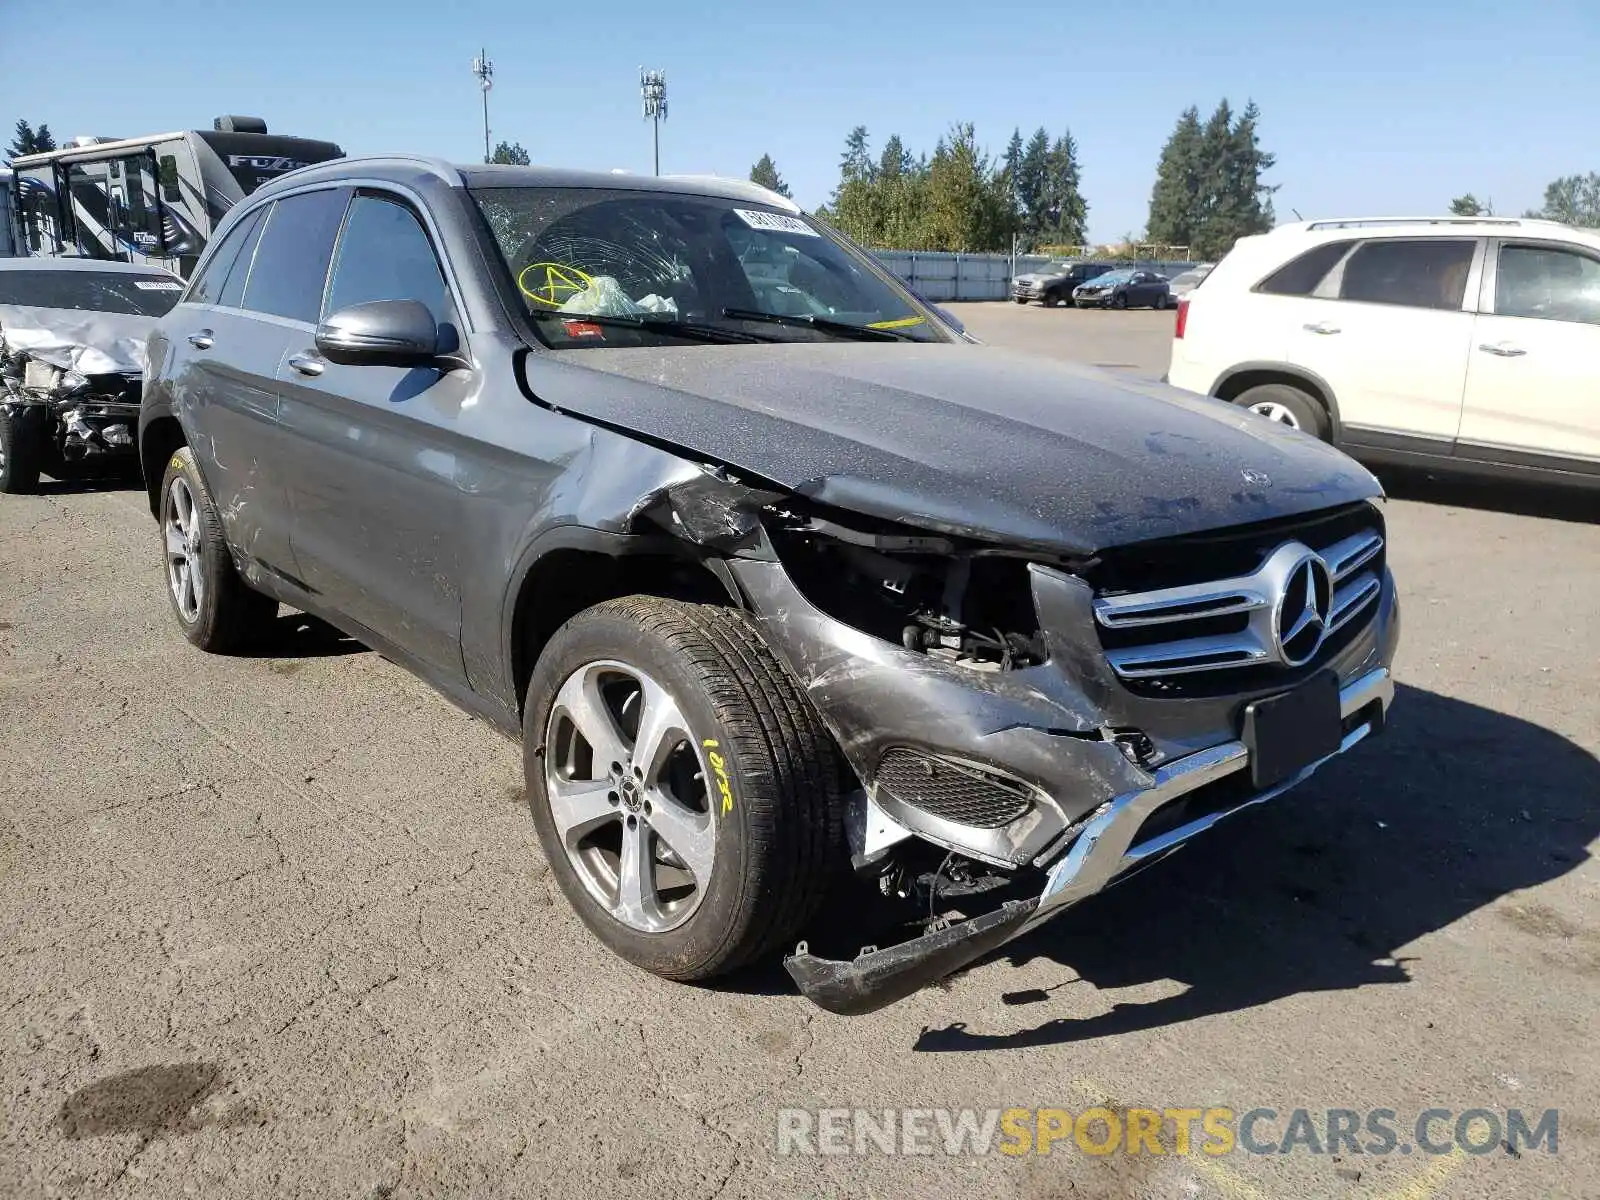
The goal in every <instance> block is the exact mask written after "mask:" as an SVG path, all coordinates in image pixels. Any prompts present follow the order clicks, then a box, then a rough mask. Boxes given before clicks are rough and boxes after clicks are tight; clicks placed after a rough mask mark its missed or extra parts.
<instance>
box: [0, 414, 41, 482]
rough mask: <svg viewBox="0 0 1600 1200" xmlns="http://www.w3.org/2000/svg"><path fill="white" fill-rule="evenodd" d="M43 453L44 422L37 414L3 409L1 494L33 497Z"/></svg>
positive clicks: (0, 428)
mask: <svg viewBox="0 0 1600 1200" xmlns="http://www.w3.org/2000/svg"><path fill="white" fill-rule="evenodd" d="M40 415H42V414H40ZM44 452H45V433H44V423H43V422H42V421H40V420H38V419H37V416H35V415H34V414H30V413H29V412H28V411H27V410H26V409H23V410H20V411H14V412H6V411H5V410H4V409H0V493H4V494H6V495H10V496H31V495H33V494H34V493H35V492H37V491H38V490H39V471H40V468H41V467H43V465H44Z"/></svg>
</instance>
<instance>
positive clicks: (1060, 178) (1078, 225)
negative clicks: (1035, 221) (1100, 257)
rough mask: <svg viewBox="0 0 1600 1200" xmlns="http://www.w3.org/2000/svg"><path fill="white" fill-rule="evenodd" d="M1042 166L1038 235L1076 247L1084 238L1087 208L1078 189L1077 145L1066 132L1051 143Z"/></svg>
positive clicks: (1086, 226) (1059, 243) (1087, 224)
mask: <svg viewBox="0 0 1600 1200" xmlns="http://www.w3.org/2000/svg"><path fill="white" fill-rule="evenodd" d="M1045 163H1046V175H1045V187H1044V195H1045V198H1046V199H1045V203H1044V204H1043V205H1042V207H1041V216H1042V217H1043V218H1044V223H1045V224H1044V228H1043V229H1042V230H1041V231H1040V232H1041V235H1042V236H1043V237H1044V239H1045V240H1046V241H1049V242H1054V243H1056V244H1058V245H1069V246H1080V245H1082V244H1083V240H1084V238H1085V237H1086V236H1088V233H1087V231H1088V226H1089V205H1088V202H1087V201H1085V200H1084V198H1083V192H1082V190H1081V189H1080V183H1081V180H1080V174H1079V170H1078V143H1077V140H1076V139H1075V138H1073V136H1072V133H1071V132H1070V131H1068V132H1066V133H1063V134H1062V135H1061V136H1060V137H1059V138H1057V139H1056V140H1055V142H1054V143H1052V144H1051V146H1050V152H1049V154H1048V155H1047V156H1046V159H1045Z"/></svg>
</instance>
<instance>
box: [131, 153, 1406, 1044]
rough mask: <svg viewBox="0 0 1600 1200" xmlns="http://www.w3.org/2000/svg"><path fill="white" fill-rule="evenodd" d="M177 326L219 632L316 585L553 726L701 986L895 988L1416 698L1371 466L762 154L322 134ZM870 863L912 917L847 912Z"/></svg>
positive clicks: (218, 254) (591, 841) (172, 342)
mask: <svg viewBox="0 0 1600 1200" xmlns="http://www.w3.org/2000/svg"><path fill="white" fill-rule="evenodd" d="M149 351H150V379H149V385H148V387H147V390H146V395H145V401H144V407H143V411H142V414H141V418H140V426H139V439H140V452H141V455H142V459H143V463H144V473H145V478H146V480H147V482H148V486H149V498H150V506H151V512H152V515H153V516H154V517H155V518H156V521H157V523H158V527H159V539H158V547H159V557H160V563H161V572H162V576H163V578H164V580H165V582H166V586H167V589H168V594H169V596H170V599H171V602H172V608H173V611H174V614H175V616H176V619H177V622H178V624H179V627H180V628H181V629H182V630H183V632H184V634H185V636H186V637H187V638H188V639H189V640H190V641H191V642H193V643H194V644H195V645H197V646H200V647H202V648H204V649H207V650H212V651H228V650H232V649H234V648H237V647H238V646H240V645H241V644H243V643H244V642H245V641H247V640H248V639H250V638H251V637H252V636H254V635H255V634H256V633H257V632H258V631H260V630H261V629H262V628H263V626H264V624H265V622H266V619H267V618H268V617H270V616H271V615H272V614H273V613H274V612H275V611H276V608H277V606H278V604H280V603H283V604H288V605H290V606H293V607H295V608H298V609H301V610H304V611H307V612H310V613H313V614H315V615H318V616H321V617H323V618H325V619H326V620H328V621H329V622H331V623H332V624H334V625H336V626H338V627H339V628H341V629H343V630H344V631H346V632H347V633H349V634H350V635H351V636H353V637H355V638H357V639H358V640H361V641H364V642H366V643H367V644H369V645H371V646H373V647H376V648H377V649H379V650H380V651H381V652H382V653H383V654H385V655H386V656H388V657H390V658H392V659H393V660H395V661H397V662H399V663H402V664H404V665H405V666H406V667H408V668H409V669H411V670H412V671H414V672H416V673H417V674H419V675H421V676H422V677H423V678H425V679H426V680H428V681H429V682H430V683H431V684H432V685H433V686H434V687H436V688H437V689H438V690H439V691H440V692H442V693H443V694H444V695H446V696H447V697H449V698H451V699H452V700H453V701H455V702H456V703H457V704H459V705H461V706H462V707H463V708H465V709H467V710H468V711H470V712H472V713H474V714H476V715H478V716H480V717H481V718H483V719H484V720H486V721H488V722H489V723H491V724H492V725H494V726H495V727H497V728H499V729H501V730H503V731H504V732H506V733H507V734H509V735H511V736H514V737H518V738H520V739H521V741H522V744H523V749H524V765H525V777H526V790H527V798H528V801H529V805H530V808H531V813H532V817H533V821H534V823H535V826H536V828H537V830H538V834H539V837H540V840H541V842H542V844H543V847H544V850H545V852H546V855H547V856H548V859H549V863H550V866H551V869H552V872H553V874H554V876H555V878H556V879H557V880H558V882H559V883H560V885H561V887H562V889H563V891H564V892H565V894H566V895H567V897H568V898H569V899H570V901H571V902H572V904H573V906H574V907H575V908H576V910H577V911H578V913H579V914H580V915H581V916H582V918H583V920H584V921H585V922H586V923H587V924H588V926H589V927H590V929H591V930H593V932H594V933H595V934H596V935H597V936H598V937H599V939H600V940H602V941H603V942H604V943H605V944H606V945H608V946H610V947H611V948H612V949H613V950H615V951H616V952H617V953H618V954H620V955H622V956H623V957H624V958H626V959H628V960H629V961H630V962H633V963H635V964H637V965H638V966H640V967H643V968H645V969H646V970H649V971H653V972H655V973H657V974H660V975H663V976H666V977H669V978H672V979H679V980H701V979H707V978H711V977H713V976H717V975H722V974H725V973H727V972H729V971H732V970H734V969H736V968H738V967H741V966H743V965H745V964H747V963H750V962H752V961H754V960H757V959H761V958H763V957H765V956H770V955H776V954H777V953H778V952H779V951H780V950H784V949H787V950H788V951H789V953H788V955H787V958H786V959H785V962H786V965H787V967H788V969H789V972H790V974H791V975H792V977H793V978H794V980H795V981H796V982H797V984H798V985H799V987H800V989H801V990H802V992H803V993H804V994H805V995H806V996H807V997H809V998H810V999H811V1000H813V1001H815V1002H816V1003H817V1004H819V1005H821V1006H823V1007H825V1008H827V1009H830V1010H832V1011H835V1012H841V1013H861V1012H868V1011H871V1010H873V1009H875V1008H879V1007H882V1006H883V1005H885V1004H889V1003H892V1002H894V1001H896V1000H898V999H901V998H903V997H905V996H907V995H909V994H910V993H912V992H914V991H915V990H917V989H918V988H920V987H922V986H924V985H926V984H928V983H930V982H932V981H934V980H937V979H939V978H941V977H943V976H945V975H948V974H949V973H951V972H953V971H956V970H959V969H961V968H962V967H964V966H967V965H969V964H970V963H972V962H974V961H975V960H976V959H978V958H979V957H981V956H982V955H984V954H985V953H987V952H989V951H990V950H992V949H994V948H995V947H997V946H1000V945H1002V944H1004V943H1005V942H1007V941H1009V940H1010V939H1012V938H1015V937H1017V936H1019V935H1020V934H1022V933H1024V932H1025V931H1027V930H1029V929H1031V928H1033V927H1035V926H1037V925H1039V924H1040V923H1041V922H1043V921H1045V920H1048V919H1050V918H1051V917H1053V916H1055V915H1057V914H1058V913H1060V912H1062V911H1063V910H1064V909H1066V908H1067V907H1068V906H1070V905H1071V904H1073V903H1074V902H1075V901H1077V900H1080V899H1082V898H1083V897H1085V896H1088V895H1090V894H1092V893H1094V892H1096V891H1098V890H1100V889H1102V888H1104V887H1106V886H1107V885H1109V884H1110V883H1112V882H1113V881H1115V880H1117V879H1120V878H1124V877H1126V876H1128V875H1130V874H1131V873H1132V872H1134V871H1135V870H1138V869H1140V868H1142V867H1144V866H1147V865H1149V864H1151V863H1153V862H1155V861H1156V860H1158V859H1159V858H1161V857H1162V856H1163V855H1165V854H1167V853H1169V852H1171V851H1173V850H1174V849H1176V848H1178V847H1179V846H1181V845H1183V844H1184V843H1185V842H1187V841H1188V840H1189V839H1190V838H1192V837H1194V836H1195V835H1197V834H1199V833H1200V832H1202V831H1203V830H1206V829H1208V828H1210V827H1211V826H1212V825H1213V824H1215V823H1216V822H1218V821H1219V820H1221V819H1222V818H1224V817H1226V816H1227V815H1229V814H1231V813H1234V812H1237V811H1239V810H1240V809H1243V808H1245V807H1248V806H1250V805H1254V804H1259V803H1261V802H1263V801H1265V800H1268V799H1270V798H1272V797H1274V796H1277V795H1279V794H1280V793H1282V792H1284V791H1285V790H1286V789H1288V788H1291V787H1293V786H1294V785H1295V784H1297V783H1299V782H1300V781H1302V780H1304V779H1305V778H1306V777H1307V776H1308V775H1309V774H1310V773H1311V772H1313V771H1315V770H1316V769H1317V768H1318V767H1319V766H1321V765H1322V764H1323V763H1325V762H1327V761H1328V760H1329V759H1331V758H1333V757H1335V756H1336V755H1338V754H1340V753H1342V752H1344V751H1348V750H1350V749H1351V748H1352V747H1354V746H1355V745H1356V744H1357V743H1358V742H1360V741H1362V740H1363V739H1365V738H1368V737H1370V736H1372V735H1374V734H1376V733H1378V732H1380V731H1381V730H1382V729H1383V726H1384V721H1385V716H1386V713H1387V711H1388V707H1389V704H1390V701H1391V698H1392V696H1393V684H1392V681H1391V678H1390V673H1389V668H1390V662H1391V660H1392V657H1393V654H1394V650H1395V646H1396V643H1397V640H1398V637H1399V628H1400V621H1399V609H1398V601H1397V599H1396V592H1395V584H1394V579H1393V576H1392V574H1391V572H1390V570H1389V568H1388V565H1387V562H1386V545H1385V527H1384V519H1383V511H1382V507H1381V502H1382V492H1381V489H1380V487H1379V485H1378V483H1377V481H1376V480H1375V479H1374V478H1373V477H1372V475H1370V474H1369V473H1368V472H1367V471H1366V470H1364V469H1363V468H1362V467H1360V466H1359V465H1357V464H1356V463H1355V462H1353V461H1352V460H1350V459H1349V458H1347V457H1345V456H1344V455H1343V454H1341V453H1339V452H1338V451H1336V450H1334V449H1332V448H1331V447H1329V446H1326V445H1324V444H1322V443H1320V442H1318V441H1316V440H1315V439H1313V438H1310V437H1307V436H1304V435H1301V434H1299V433H1296V432H1295V431H1293V430H1288V429H1286V428H1284V427H1282V426H1279V425H1276V424H1274V423H1272V422H1269V421H1266V420H1263V419H1261V418H1258V417H1256V416H1254V415H1253V414H1250V413H1247V412H1242V411H1240V410H1239V409H1237V408H1234V407H1232V406H1230V405H1227V404H1223V403H1221V402H1218V401H1215V400H1210V399H1206V398H1204V397H1198V396H1193V395H1190V394H1187V393H1183V392H1179V391H1176V390H1173V389H1170V388H1166V387H1163V386H1161V385H1159V384H1155V383H1145V382H1141V381H1138V380H1134V379H1130V378H1127V377H1123V376H1112V375H1108V374H1105V373H1101V372H1097V371H1092V370H1087V369H1077V368H1073V367H1068V366H1063V365H1060V364H1057V363H1053V362H1047V361H1043V360H1040V359H1035V358H1029V357H1025V356H1020V355H1015V354H1009V353H1005V352H1002V351H999V350H996V349H993V348H989V347H984V346H977V345H973V344H971V343H970V342H968V341H966V340H964V339H962V338H961V337H959V336H958V334H957V332H956V331H955V330H954V329H953V328H952V327H950V326H949V325H948V324H947V323H946V322H945V321H944V320H943V319H942V318H941V316H940V314H939V313H938V311H937V310H935V309H933V308H932V307H930V306H928V305H926V304H924V303H922V302H921V301H919V300H918V299H917V298H916V297H915V296H914V295H913V294H911V293H910V292H908V291H907V290H906V289H905V288H904V287H903V286H902V285H901V284H900V283H899V282H897V281H896V280H895V279H894V278H893V277H892V276H891V275H889V274H888V273H886V272H885V271H884V270H882V269H881V268H880V267H879V266H878V265H877V264H876V263H875V262H874V261H873V260H872V259H871V258H870V256H868V255H866V254H865V253H863V252H862V251H860V250H859V249H858V248H857V247H855V246H853V245H852V244H851V243H849V242H848V241H847V240H846V239H844V238H842V237H840V236H839V235H838V234H836V233H835V232H834V231H833V230H831V229H829V228H827V227H826V226H824V225H821V224H819V223H818V222H816V221H815V220H813V219H812V218H811V217H809V216H807V215H806V214H805V213H803V212H801V211H800V210H799V209H798V208H796V207H795V206H794V205H793V204H792V203H790V202H789V201H787V200H785V199H784V198H782V197H780V196H776V195H774V194H773V193H771V192H767V191H765V190H763V189H760V188H757V187H755V186H753V185H749V184H743V183H736V182H732V181H728V182H719V181H708V180H704V179H699V180H675V179H671V178H666V179H661V178H634V177H630V176H615V175H590V174H581V173H575V172H563V171H555V170H549V169H535V168H510V167H487V166H485V167H456V166H451V165H448V164H445V163H440V162H435V161H432V160H425V159H411V158H383V159H347V160H342V161H340V162H337V163H330V164H326V165H320V166H315V167H310V168H307V169H305V170H302V171H297V172H294V173H293V174H291V175H289V176H287V177H285V178H284V179H282V180H280V181H278V182H276V183H274V184H271V185H269V186H267V187H265V188H263V189H262V190H261V191H259V192H257V193H256V194H255V195H253V196H252V197H250V198H249V199H248V200H247V201H245V202H243V203H242V204H241V205H240V206H239V207H238V208H237V209H236V210H235V211H234V213H233V214H231V215H230V217H229V219H228V222H227V225H226V227H225V228H223V229H222V230H221V231H220V232H219V235H218V237H217V238H216V239H215V240H214V241H213V243H212V245H211V248H210V249H209V250H208V252H207V254H206V257H205V259H204V260H203V261H202V262H201V264H200V267H199V269H198V272H197V273H196V275H195V278H194V281H193V282H192V284H191V285H190V289H189V291H188V292H187V293H186V294H185V296H184V297H183V301H182V303H180V304H179V305H178V307H177V308H175V309H174V310H173V311H172V312H171V313H170V314H168V316H167V317H166V318H165V319H164V320H163V321H162V323H161V326H160V328H159V330H158V331H157V333H156V334H155V335H154V336H153V337H152V339H151V341H150V347H149ZM372 736H374V737H381V736H384V735H383V731H382V730H379V729H374V730H373V731H372ZM1319 819H1326V817H1322V818H1319ZM1150 886H1160V884H1159V882H1158V881H1152V882H1151V883H1150ZM851 887H867V888H870V889H872V890H873V891H874V892H875V893H876V894H878V895H879V896H880V897H881V898H882V901H883V905H884V908H885V911H892V912H894V913H895V914H896V920H898V917H899V915H900V914H902V913H904V912H908V911H909V912H912V913H915V914H916V919H915V920H913V921H911V922H909V923H908V924H904V925H899V926H897V925H895V923H894V922H893V921H891V922H889V923H887V924H885V923H884V922H882V921H880V920H878V919H877V917H876V916H874V915H872V914H869V913H867V912H865V911H863V910H860V909H859V908H853V907H850V908H846V907H841V906H834V907H833V908H831V909H829V910H827V914H826V917H825V918H823V917H819V913H823V912H824V910H823V908H822V905H823V902H824V901H825V899H827V898H828V896H829V895H830V894H836V893H838V891H839V890H840V889H841V888H846V889H848V888H851ZM897 906H899V907H897ZM886 932H887V933H890V934H893V936H892V937H888V936H885V933H886ZM801 937H804V938H805V941H804V942H800V941H798V939H800V938H801Z"/></svg>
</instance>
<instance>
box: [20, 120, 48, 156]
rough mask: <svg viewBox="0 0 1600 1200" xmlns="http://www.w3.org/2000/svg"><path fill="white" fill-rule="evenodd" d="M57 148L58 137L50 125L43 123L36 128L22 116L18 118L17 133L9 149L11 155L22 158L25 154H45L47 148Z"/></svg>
mask: <svg viewBox="0 0 1600 1200" xmlns="http://www.w3.org/2000/svg"><path fill="white" fill-rule="evenodd" d="M55 148H56V139H55V137H54V135H53V134H51V132H50V126H48V125H41V126H39V128H37V129H35V128H33V127H32V126H31V125H29V124H28V123H27V122H26V121H24V120H22V118H20V117H19V118H17V124H16V130H15V134H14V136H13V137H12V139H11V146H10V149H9V154H10V157H12V158H21V157H22V156H23V155H24V154H43V153H44V152H45V151H46V150H54V149H55Z"/></svg>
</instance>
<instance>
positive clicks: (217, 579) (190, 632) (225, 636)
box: [160, 446, 278, 654]
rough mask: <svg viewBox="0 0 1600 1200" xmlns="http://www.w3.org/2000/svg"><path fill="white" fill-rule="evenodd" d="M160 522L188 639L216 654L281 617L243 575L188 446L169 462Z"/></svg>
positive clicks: (177, 611)
mask: <svg viewBox="0 0 1600 1200" xmlns="http://www.w3.org/2000/svg"><path fill="white" fill-rule="evenodd" d="M160 519H161V538H162V543H163V545H162V549H163V551H164V553H163V560H164V562H165V563H166V568H167V599H168V600H169V601H170V602H171V604H172V612H173V615H174V616H176V617H177V618H178V625H179V626H180V627H181V628H182V629H183V636H184V637H186V638H188V639H189V641H191V642H192V643H194V644H195V645H196V646H198V647H200V649H202V650H205V651H209V652H210V653H213V654H227V653H231V652H232V651H235V650H238V649H240V648H241V647H243V646H244V645H245V644H246V643H247V642H249V641H250V639H251V638H252V637H253V636H254V635H255V634H257V633H259V632H260V631H261V629H262V627H263V626H264V625H265V624H266V623H267V622H268V621H270V620H271V619H272V618H273V616H274V615H276V613H277V611H278V602H277V601H276V600H274V599H272V598H271V597H270V596H263V595H262V594H261V593H260V592H257V591H252V590H251V589H250V587H249V586H248V585H246V584H245V582H244V580H243V579H241V578H240V577H239V572H238V571H237V570H236V569H235V567H234V565H233V555H232V554H231V553H230V552H229V550H228V543H227V539H226V537H225V536H224V534H223V529H222V518H221V517H220V516H219V515H218V513H217V508H216V505H215V504H214V503H213V502H212V499H211V492H210V490H209V489H208V488H207V487H206V482H205V480H204V479H203V478H201V475H200V468H199V466H198V464H196V462H195V460H194V451H193V450H191V449H190V448H189V447H188V446H180V447H179V448H178V449H177V450H176V451H174V452H173V455H172V457H171V458H170V459H168V460H167V469H166V472H165V474H164V475H163V476H162V479H161V506H160Z"/></svg>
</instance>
